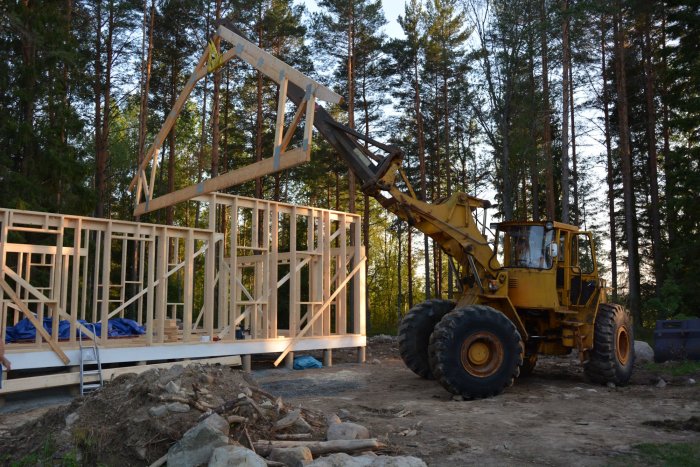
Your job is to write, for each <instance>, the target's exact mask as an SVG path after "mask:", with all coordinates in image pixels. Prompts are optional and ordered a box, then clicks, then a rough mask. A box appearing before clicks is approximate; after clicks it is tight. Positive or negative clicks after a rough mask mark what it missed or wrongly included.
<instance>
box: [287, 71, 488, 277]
mask: <svg viewBox="0 0 700 467" xmlns="http://www.w3.org/2000/svg"><path fill="white" fill-rule="evenodd" d="M287 93H288V97H289V98H290V100H292V102H294V103H296V104H297V105H298V104H299V103H300V102H302V101H303V99H304V95H305V92H304V91H303V90H302V89H300V88H299V87H298V86H295V85H294V84H291V83H290V85H289V88H288V90H287ZM314 126H315V127H316V129H317V130H318V132H319V133H320V134H321V135H322V136H323V137H324V138H325V139H326V141H328V142H329V143H330V144H331V145H332V146H333V147H334V148H335V149H336V150H337V151H338V153H339V154H340V155H341V156H342V157H343V159H344V160H345V163H346V164H347V166H348V167H349V168H350V170H351V171H352V172H353V173H354V174H355V176H356V177H357V178H358V179H359V180H360V183H361V189H362V191H363V193H365V194H367V195H369V196H372V197H374V198H375V199H376V200H377V201H378V202H379V203H380V204H381V205H382V206H383V207H384V208H385V209H387V210H389V211H391V212H392V213H394V214H395V215H397V216H398V217H399V218H401V219H403V220H405V221H407V222H408V223H409V224H410V225H412V226H414V227H415V228H417V229H418V230H420V231H421V232H423V233H425V234H427V235H428V236H430V237H431V238H432V239H434V240H435V241H436V242H437V244H438V245H440V247H441V248H442V249H443V250H444V251H445V252H446V253H447V254H448V255H450V256H451V257H453V258H455V260H456V261H458V262H459V263H460V264H461V265H463V266H464V267H465V268H466V269H465V270H471V272H472V274H474V276H476V277H478V278H479V279H481V280H483V279H495V278H496V277H497V275H498V273H497V269H498V268H499V267H500V265H499V264H498V262H497V261H496V259H495V258H494V257H493V252H492V250H491V248H490V247H489V244H488V242H487V240H486V238H485V237H484V235H483V234H482V232H481V231H480V230H479V228H478V225H477V219H476V218H475V216H474V213H475V210H476V209H477V208H484V209H485V208H488V207H489V206H490V203H489V202H488V201H485V200H482V199H479V198H476V197H473V196H469V195H467V194H466V193H455V194H453V195H452V196H450V197H448V198H446V199H443V200H441V201H439V202H437V203H435V204H430V203H427V202H425V201H423V200H420V199H419V198H418V197H417V196H416V194H415V191H414V190H413V188H412V187H411V184H410V182H409V181H408V178H407V177H406V176H405V174H404V172H403V170H402V168H401V164H402V162H403V151H402V150H401V149H399V148H398V147H396V146H392V145H387V144H384V143H381V142H379V141H375V140H373V139H371V138H369V137H366V136H365V135H363V134H361V133H359V132H357V131H355V130H353V129H351V128H349V127H347V126H345V125H342V124H340V123H338V122H337V121H336V120H335V119H334V118H333V117H332V116H331V115H330V114H329V113H328V112H327V111H326V110H325V109H324V108H323V107H321V106H317V108H316V110H315V113H314ZM370 146H372V147H375V148H377V149H379V150H380V152H382V153H383V154H377V153H374V152H372V151H370V149H369V147H370ZM401 181H402V182H403V183H404V184H405V186H406V188H405V191H404V190H401V189H400V188H399V186H398V183H400V182H401Z"/></svg>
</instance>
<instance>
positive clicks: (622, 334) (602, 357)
mask: <svg viewBox="0 0 700 467" xmlns="http://www.w3.org/2000/svg"><path fill="white" fill-rule="evenodd" d="M634 358H635V355H634V329H633V327H632V317H631V316H630V312H629V311H628V310H626V309H625V308H624V307H622V306H621V305H614V304H611V303H601V304H600V306H599V307H598V314H597V316H596V319H595V327H594V335H593V350H591V352H590V355H589V358H588V362H586V364H585V366H584V371H585V373H586V376H588V378H589V379H590V380H591V381H593V382H594V383H599V384H607V383H614V384H616V385H618V386H622V385H624V384H627V382H629V380H630V377H631V376H632V368H633V367H634Z"/></svg>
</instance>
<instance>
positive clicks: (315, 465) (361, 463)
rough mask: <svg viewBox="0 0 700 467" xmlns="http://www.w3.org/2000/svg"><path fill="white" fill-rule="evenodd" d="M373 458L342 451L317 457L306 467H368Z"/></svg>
mask: <svg viewBox="0 0 700 467" xmlns="http://www.w3.org/2000/svg"><path fill="white" fill-rule="evenodd" d="M373 460H374V459H369V458H367V457H364V456H357V457H352V456H350V455H348V454H345V453H344V452H339V453H336V454H331V455H330V456H324V457H319V458H318V459H316V460H315V461H313V462H311V463H309V464H306V467H368V466H369V465H370V464H371V463H372V461H373Z"/></svg>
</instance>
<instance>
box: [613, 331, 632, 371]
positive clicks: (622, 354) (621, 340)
mask: <svg viewBox="0 0 700 467" xmlns="http://www.w3.org/2000/svg"><path fill="white" fill-rule="evenodd" d="M615 341H616V345H615V355H616V356H617V360H618V361H619V362H620V363H621V364H623V365H626V364H627V361H628V360H629V358H630V347H631V346H630V335H629V332H627V328H626V327H625V326H620V327H619V328H617V338H616V339H615Z"/></svg>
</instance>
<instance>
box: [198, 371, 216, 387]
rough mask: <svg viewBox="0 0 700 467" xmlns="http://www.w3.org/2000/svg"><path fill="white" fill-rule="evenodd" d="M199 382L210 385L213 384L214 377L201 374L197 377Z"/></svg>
mask: <svg viewBox="0 0 700 467" xmlns="http://www.w3.org/2000/svg"><path fill="white" fill-rule="evenodd" d="M199 382H200V383H204V384H211V383H213V382H214V377H213V376H212V375H209V374H206V373H202V374H201V375H199Z"/></svg>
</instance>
